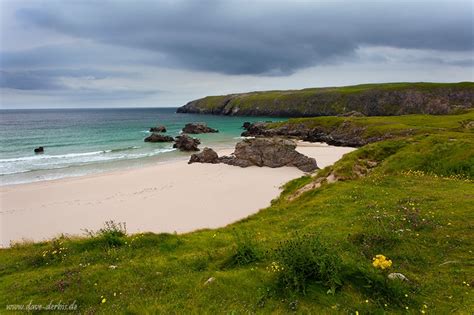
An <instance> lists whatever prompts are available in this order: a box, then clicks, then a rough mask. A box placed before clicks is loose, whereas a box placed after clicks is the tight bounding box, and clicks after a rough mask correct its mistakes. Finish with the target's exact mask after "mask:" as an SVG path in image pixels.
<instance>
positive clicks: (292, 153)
mask: <svg viewBox="0 0 474 315" xmlns="http://www.w3.org/2000/svg"><path fill="white" fill-rule="evenodd" d="M219 162H221V163H226V164H229V165H235V166H240V167H248V166H252V165H256V166H268V167H272V168H275V167H282V166H295V167H297V168H299V169H300V170H302V171H304V172H311V171H314V170H316V169H318V166H317V164H316V160H315V159H313V158H310V157H307V156H306V155H304V154H301V153H299V152H298V151H296V144H295V143H294V142H293V141H291V140H286V139H279V138H255V139H246V140H243V141H241V142H239V143H237V145H236V146H235V151H234V153H233V155H232V156H230V157H229V156H227V157H222V158H219Z"/></svg>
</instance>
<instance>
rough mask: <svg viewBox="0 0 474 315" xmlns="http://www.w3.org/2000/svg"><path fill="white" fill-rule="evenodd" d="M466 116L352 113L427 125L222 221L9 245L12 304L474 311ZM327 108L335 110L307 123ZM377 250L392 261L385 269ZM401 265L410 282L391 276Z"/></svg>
mask: <svg viewBox="0 0 474 315" xmlns="http://www.w3.org/2000/svg"><path fill="white" fill-rule="evenodd" d="M466 115H471V116H472V114H471V113H468V114H465V115H459V116H449V117H442V116H436V117H433V116H402V117H390V118H384V117H374V118H360V119H359V118H357V119H356V118H351V119H354V120H355V121H357V122H358V123H360V124H363V125H364V126H366V127H367V130H368V132H370V131H371V130H374V128H375V129H377V128H380V126H390V125H392V126H396V129H403V128H420V129H422V130H423V132H422V133H416V134H413V135H410V136H404V137H398V138H394V139H391V140H385V141H381V142H376V143H373V144H369V145H366V146H364V147H362V148H360V149H358V150H356V151H354V152H352V153H350V154H347V155H346V156H344V158H343V159H342V160H340V161H339V162H337V163H336V164H335V165H333V166H331V167H328V168H326V169H323V170H321V171H319V172H318V173H317V174H316V175H314V176H304V177H301V178H299V179H296V180H294V181H291V182H289V183H287V184H286V185H285V187H284V191H283V192H282V194H281V196H280V197H279V198H278V199H276V200H274V201H273V202H272V205H271V206H270V207H268V208H266V209H263V210H261V211H260V212H259V213H257V214H255V215H253V216H250V217H248V218H246V219H243V220H241V221H240V222H237V223H235V224H232V225H230V226H227V227H224V228H221V229H216V230H202V231H197V232H193V233H188V234H184V235H174V234H152V233H145V234H136V235H126V233H125V231H124V230H123V227H122V226H119V225H117V224H115V225H114V224H112V225H110V224H109V226H107V227H106V228H104V229H103V230H101V231H98V232H96V233H92V232H91V233H90V235H89V236H86V237H84V238H75V239H69V238H65V237H60V238H57V239H55V240H52V241H50V242H44V243H35V244H17V245H15V246H13V247H12V248H9V249H2V250H0V279H1V281H0V310H2V311H3V310H5V307H6V305H8V304H25V303H26V304H27V303H29V302H30V301H33V302H34V303H35V304H45V305H47V304H48V303H49V302H50V301H51V300H53V301H55V302H58V301H59V300H61V301H62V303H71V302H72V301H74V300H75V301H76V304H77V305H78V311H80V312H82V313H110V312H116V311H119V312H124V313H129V314H135V313H136V314H142V313H147V312H149V313H151V312H162V313H193V312H194V313H196V312H198V311H199V312H207V313H217V312H219V313H236V314H237V313H253V312H256V313H272V312H275V313H288V312H293V311H296V312H301V313H331V314H332V313H344V314H356V312H358V313H359V314H367V313H377V314H383V313H385V312H387V313H406V312H408V313H413V314H420V313H423V312H425V313H430V314H445V313H450V312H454V313H458V314H469V313H470V312H472V310H473V309H474V292H473V291H472V287H473V286H474V261H473V257H474V256H473V250H474V238H473V229H474V211H473V209H474V185H473V180H474V132H473V128H472V121H474V119H473V117H471V116H469V117H466ZM461 116H462V117H461ZM320 119H323V120H324V123H326V124H327V125H328V126H330V125H331V123H330V122H329V121H331V119H333V118H316V119H314V120H312V121H311V120H307V121H306V120H305V122H308V123H309V122H311V123H315V124H317V123H320V122H322V121H320ZM332 121H337V119H333V120H332ZM294 122H295V121H290V122H289V123H290V124H291V123H294ZM470 122H471V123H470ZM374 132H375V131H374ZM329 175H332V177H333V178H336V179H338V181H336V182H332V181H331V180H329ZM331 182H332V183H331ZM315 183H319V185H315ZM308 187H309V188H308ZM242 197H244V196H236V198H242ZM377 254H383V255H385V256H386V257H387V259H390V260H391V261H392V265H391V267H390V268H388V269H384V270H382V269H379V268H375V267H374V266H373V265H372V259H373V257H374V256H375V255H377ZM391 272H398V273H402V274H403V275H404V276H406V277H407V278H408V281H403V280H389V279H387V275H388V274H389V273H391Z"/></svg>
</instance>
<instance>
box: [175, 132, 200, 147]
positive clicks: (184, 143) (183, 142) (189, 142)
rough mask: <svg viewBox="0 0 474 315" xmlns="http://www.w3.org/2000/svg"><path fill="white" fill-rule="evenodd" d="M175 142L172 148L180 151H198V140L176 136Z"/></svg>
mask: <svg viewBox="0 0 474 315" xmlns="http://www.w3.org/2000/svg"><path fill="white" fill-rule="evenodd" d="M175 141H176V142H175V144H174V145H173V148H177V149H179V150H181V151H199V149H198V145H199V144H201V141H199V139H196V138H192V137H190V136H188V135H186V134H183V135H180V136H177V137H176V139H175Z"/></svg>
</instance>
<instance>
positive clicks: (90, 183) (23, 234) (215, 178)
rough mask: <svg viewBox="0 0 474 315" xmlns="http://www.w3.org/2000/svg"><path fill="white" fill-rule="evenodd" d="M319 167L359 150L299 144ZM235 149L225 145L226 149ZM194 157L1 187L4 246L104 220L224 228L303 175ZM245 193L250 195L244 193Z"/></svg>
mask: <svg viewBox="0 0 474 315" xmlns="http://www.w3.org/2000/svg"><path fill="white" fill-rule="evenodd" d="M297 150H298V151H300V152H301V153H303V154H306V155H308V156H310V157H314V158H315V159H316V161H317V162H318V165H319V167H320V168H324V167H325V166H327V165H330V164H333V163H334V162H336V161H337V160H339V159H340V158H341V157H342V155H343V154H345V153H348V152H350V151H353V150H355V149H354V148H348V147H333V146H328V145H326V144H321V143H305V142H298V147H297ZM231 152H233V149H224V150H219V151H218V154H219V155H226V154H229V153H231ZM187 162H188V159H184V158H183V159H179V160H170V161H166V162H161V163H158V164H155V165H151V166H150V165H147V166H143V167H137V168H133V169H124V170H114V171H110V172H104V173H95V174H88V175H83V176H78V177H67V178H60V179H53V180H46V181H41V182H33V183H25V184H14V185H5V186H1V187H0V201H1V211H0V225H1V235H0V246H1V247H8V246H9V245H10V242H12V241H13V242H18V241H35V242H38V241H43V240H47V239H51V238H53V237H56V236H58V235H60V234H67V235H83V234H84V232H83V230H84V229H89V230H97V229H99V228H101V227H102V226H103V224H104V222H105V221H109V220H114V221H116V222H125V223H126V224H127V230H128V232H129V233H138V232H155V233H160V232H168V233H172V232H177V233H185V232H190V231H193V230H198V229H204V228H218V227H222V226H225V225H227V224H230V223H233V222H235V221H238V220H240V219H243V218H245V217H247V216H249V215H252V214H254V213H256V212H258V211H259V210H260V209H262V208H265V207H267V206H268V205H269V204H270V202H271V200H272V199H274V198H276V197H278V196H279V194H280V191H281V190H280V187H281V185H283V184H285V183H286V182H288V181H290V180H292V179H294V178H298V177H300V176H302V175H303V174H304V173H303V172H301V171H300V170H298V169H296V168H294V167H282V168H274V169H272V168H267V167H261V168H260V167H255V166H253V167H248V168H240V167H236V166H230V165H225V164H200V163H194V164H189V165H188V164H187ZM242 196H245V198H242Z"/></svg>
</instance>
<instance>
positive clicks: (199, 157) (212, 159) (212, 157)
mask: <svg viewBox="0 0 474 315" xmlns="http://www.w3.org/2000/svg"><path fill="white" fill-rule="evenodd" d="M191 163H213V164H215V163H219V157H218V155H217V153H216V151H214V150H213V149H211V148H204V149H203V150H202V152H200V153H194V154H193V155H191V158H190V159H189V162H188V164H191Z"/></svg>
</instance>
